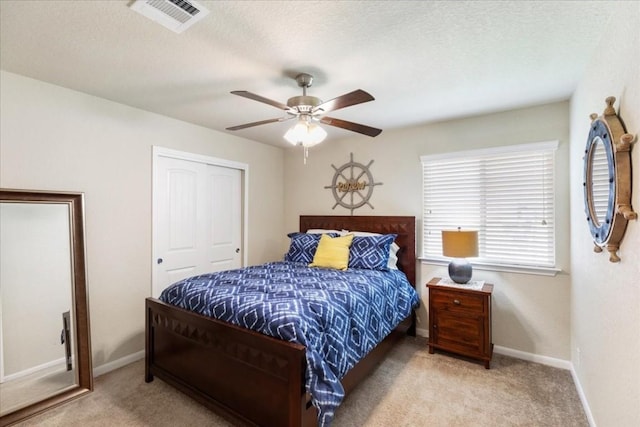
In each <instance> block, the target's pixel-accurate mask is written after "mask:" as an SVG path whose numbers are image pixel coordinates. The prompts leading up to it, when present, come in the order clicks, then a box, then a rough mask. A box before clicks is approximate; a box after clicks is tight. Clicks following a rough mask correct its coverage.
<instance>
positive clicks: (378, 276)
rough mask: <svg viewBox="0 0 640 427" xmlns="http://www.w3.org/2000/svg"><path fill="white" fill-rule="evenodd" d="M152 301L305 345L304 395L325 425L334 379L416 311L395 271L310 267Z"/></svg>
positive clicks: (217, 276) (219, 280) (244, 275)
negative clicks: (308, 398) (308, 397)
mask: <svg viewBox="0 0 640 427" xmlns="http://www.w3.org/2000/svg"><path fill="white" fill-rule="evenodd" d="M160 299H161V300H162V301H164V302H166V303H168V304H172V305H176V306H179V307H182V308H185V309H187V310H190V311H195V312H197V313H200V314H203V315H205V316H209V317H214V318H216V319H220V320H223V321H226V322H229V323H232V324H235V325H239V326H242V327H245V328H248V329H252V330H254V331H258V332H261V333H263V334H265V335H270V336H272V337H276V338H280V339H283V340H285V341H290V342H296V343H299V344H302V345H304V346H305V347H306V359H307V372H306V384H305V386H306V389H307V391H308V392H309V394H310V395H311V399H312V403H313V404H314V406H315V407H316V408H318V411H319V415H318V424H319V425H321V426H329V425H330V423H331V421H332V419H333V416H334V412H335V410H336V408H337V407H338V405H340V403H341V402H342V399H343V398H344V389H343V387H342V384H341V383H340V381H339V380H340V379H341V378H342V377H343V376H344V375H345V374H346V373H347V372H348V371H349V369H351V368H352V367H353V366H354V365H355V364H356V363H357V362H358V361H359V360H360V359H362V357H364V356H365V355H366V354H367V353H368V352H369V351H370V350H371V349H373V348H374V347H375V346H376V345H377V344H378V343H379V342H380V341H382V339H383V338H384V337H386V336H387V335H388V334H389V332H390V331H392V330H393V329H394V328H395V327H396V326H397V325H398V324H399V323H400V322H401V321H402V320H403V319H405V318H406V317H407V316H408V315H409V314H410V313H411V310H412V309H413V308H415V307H417V306H418V301H419V298H418V295H417V294H416V291H415V290H414V289H413V288H412V287H411V285H409V282H408V281H407V278H406V276H405V275H404V273H402V272H400V271H398V270H390V271H378V270H363V269H348V270H346V271H338V270H332V269H324V268H310V267H307V265H306V264H304V263H295V262H286V261H284V262H273V263H268V264H262V265H257V266H252V267H246V268H242V269H238V270H230V271H223V272H217V273H210V274H204V275H201V276H195V277H190V278H188V279H185V280H182V281H180V282H177V283H175V284H173V285H171V286H169V287H168V288H167V289H165V290H164V291H163V292H162V295H161V296H160Z"/></svg>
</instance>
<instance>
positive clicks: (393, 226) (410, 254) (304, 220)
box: [300, 215, 416, 287]
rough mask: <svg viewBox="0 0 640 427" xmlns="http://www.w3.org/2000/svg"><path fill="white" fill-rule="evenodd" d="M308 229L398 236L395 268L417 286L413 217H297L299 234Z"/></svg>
mask: <svg viewBox="0 0 640 427" xmlns="http://www.w3.org/2000/svg"><path fill="white" fill-rule="evenodd" d="M311 228H324V229H328V230H349V231H369V232H372V233H380V234H397V235H398V237H397V238H396V243H397V244H398V246H400V250H399V251H398V268H399V269H400V270H402V271H403V272H404V274H406V276H407V279H409V283H411V285H412V286H413V287H415V284H416V218H415V217H413V216H346V215H345V216H337V215H328V216H327V215H300V231H301V232H305V231H307V230H309V229H311Z"/></svg>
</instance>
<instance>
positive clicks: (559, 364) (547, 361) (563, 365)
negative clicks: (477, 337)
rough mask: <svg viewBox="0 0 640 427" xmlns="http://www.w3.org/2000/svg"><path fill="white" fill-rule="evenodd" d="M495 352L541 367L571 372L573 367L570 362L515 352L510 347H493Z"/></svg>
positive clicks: (524, 352)
mask: <svg viewBox="0 0 640 427" xmlns="http://www.w3.org/2000/svg"><path fill="white" fill-rule="evenodd" d="M493 351H494V352H495V353H498V354H502V355H505V356H510V357H515V358H516V359H522V360H527V361H529V362H535V363H540V364H541V365H547V366H552V367H554V368H560V369H566V370H571V369H573V365H572V364H571V361H569V360H563V359H556V358H555V357H549V356H542V355H539V354H534V353H528V352H526V351H520V350H514V349H512V348H508V347H502V346H500V345H496V346H494V347H493Z"/></svg>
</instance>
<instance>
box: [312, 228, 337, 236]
mask: <svg viewBox="0 0 640 427" xmlns="http://www.w3.org/2000/svg"><path fill="white" fill-rule="evenodd" d="M307 233H309V234H327V233H336V234H337V235H338V236H343V235H344V234H343V233H342V230H325V229H324V228H310V229H308V230H307Z"/></svg>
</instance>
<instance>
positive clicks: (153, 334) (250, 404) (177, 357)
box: [145, 298, 317, 426]
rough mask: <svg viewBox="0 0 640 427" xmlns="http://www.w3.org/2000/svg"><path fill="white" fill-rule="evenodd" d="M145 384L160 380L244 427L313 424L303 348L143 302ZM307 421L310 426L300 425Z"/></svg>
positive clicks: (219, 322) (150, 301)
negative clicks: (144, 305)
mask: <svg viewBox="0 0 640 427" xmlns="http://www.w3.org/2000/svg"><path fill="white" fill-rule="evenodd" d="M146 316H147V318H146V365H145V380H146V381H147V382H150V381H152V380H153V377H154V376H158V377H159V378H161V379H162V380H164V381H165V382H167V383H169V384H171V385H173V386H175V387H176V388H178V389H180V390H181V391H183V392H184V393H186V394H188V395H190V396H191V397H193V398H195V399H196V400H198V401H200V402H201V403H203V404H205V405H207V406H208V407H210V408H211V409H213V410H214V411H216V412H217V413H219V414H221V415H223V416H225V417H227V418H230V419H232V420H234V421H238V420H241V421H243V422H244V423H246V424H248V425H270V426H303V425H315V424H316V416H317V413H316V410H315V408H314V407H313V406H311V405H310V402H309V399H308V396H307V395H306V392H305V389H304V369H305V363H306V361H305V349H304V346H302V345H299V344H295V343H289V342H286V341H282V340H278V339H275V338H271V337H269V336H266V335H263V334H260V333H257V332H253V331H250V330H247V329H243V328H239V327H236V326H234V325H231V324H228V323H225V322H221V321H218V320H215V319H211V318H208V317H205V316H201V315H199V314H196V313H192V312H189V311H186V310H183V309H181V308H177V307H174V306H171V305H168V304H165V303H163V302H161V301H159V300H156V299H153V298H147V299H146ZM305 420H310V421H305Z"/></svg>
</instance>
